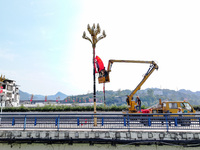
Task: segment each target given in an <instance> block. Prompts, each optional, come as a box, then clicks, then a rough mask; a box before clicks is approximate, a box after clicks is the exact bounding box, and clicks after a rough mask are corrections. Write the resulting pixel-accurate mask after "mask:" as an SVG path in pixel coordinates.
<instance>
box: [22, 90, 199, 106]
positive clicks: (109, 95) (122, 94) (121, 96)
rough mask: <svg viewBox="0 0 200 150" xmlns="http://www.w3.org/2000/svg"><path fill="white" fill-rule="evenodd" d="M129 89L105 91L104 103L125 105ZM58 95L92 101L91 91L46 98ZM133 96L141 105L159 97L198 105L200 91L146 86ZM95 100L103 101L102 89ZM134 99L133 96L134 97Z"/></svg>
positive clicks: (24, 95) (26, 97)
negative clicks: (138, 99) (137, 97)
mask: <svg viewBox="0 0 200 150" xmlns="http://www.w3.org/2000/svg"><path fill="white" fill-rule="evenodd" d="M131 92H132V91H131V90H118V91H106V105H112V104H115V105H118V106H119V105H123V104H125V105H126V96H127V95H129V94H130V93H131ZM58 96H60V100H63V102H64V103H66V102H67V103H79V102H80V103H85V102H86V103H87V102H93V101H92V99H93V93H88V94H83V95H74V96H67V95H65V94H64V93H61V92H58V93H56V94H55V95H48V97H47V99H48V100H56V98H57V97H58ZM135 96H139V97H140V99H141V100H142V105H145V106H147V107H148V106H152V105H155V104H157V103H158V101H159V99H162V100H168V101H183V100H187V101H189V102H190V103H191V104H192V105H200V91H198V92H192V91H190V90H184V89H181V90H179V91H174V90H169V89H158V88H151V89H150V88H148V89H145V90H140V91H138V92H137V93H136V95H135ZM30 97H31V94H29V93H26V92H23V91H20V100H30ZM96 97H97V102H100V103H103V102H104V95H103V92H102V91H97V96H96ZM44 99H45V95H34V98H33V100H44ZM134 99H135V97H134Z"/></svg>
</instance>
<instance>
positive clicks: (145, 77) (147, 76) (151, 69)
mask: <svg viewBox="0 0 200 150" xmlns="http://www.w3.org/2000/svg"><path fill="white" fill-rule="evenodd" d="M155 69H158V65H157V64H156V63H155V62H152V64H151V65H150V67H149V69H148V71H147V72H146V74H145V75H144V77H143V79H142V81H141V82H140V83H139V84H138V85H137V87H136V88H135V89H134V90H133V92H132V93H131V94H130V95H128V96H127V103H128V105H131V104H132V103H131V100H132V99H133V96H134V95H135V94H136V92H137V91H138V90H140V88H141V86H142V85H143V84H144V82H145V81H146V80H147V79H148V78H149V76H150V75H151V74H152V73H153V71H154V70H155Z"/></svg>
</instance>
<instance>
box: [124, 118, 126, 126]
mask: <svg viewBox="0 0 200 150" xmlns="http://www.w3.org/2000/svg"><path fill="white" fill-rule="evenodd" d="M124 126H126V117H124Z"/></svg>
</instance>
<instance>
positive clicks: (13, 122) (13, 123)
mask: <svg viewBox="0 0 200 150" xmlns="http://www.w3.org/2000/svg"><path fill="white" fill-rule="evenodd" d="M14 125H15V118H14V117H13V119H12V126H14Z"/></svg>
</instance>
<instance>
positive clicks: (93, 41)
mask: <svg viewBox="0 0 200 150" xmlns="http://www.w3.org/2000/svg"><path fill="white" fill-rule="evenodd" d="M87 29H88V31H89V33H90V35H91V39H90V38H89V37H87V36H86V33H85V31H84V32H83V36H82V37H83V38H84V39H86V40H88V41H90V42H91V44H92V48H93V81H94V94H93V99H94V113H96V79H95V48H96V44H97V42H98V41H99V40H101V39H103V38H105V37H106V34H105V31H104V30H103V33H102V35H101V36H99V37H97V35H98V34H99V33H100V32H101V29H100V26H99V24H97V28H95V24H93V26H92V28H91V27H90V25H89V24H88V26H87ZM94 126H97V118H96V117H94Z"/></svg>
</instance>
